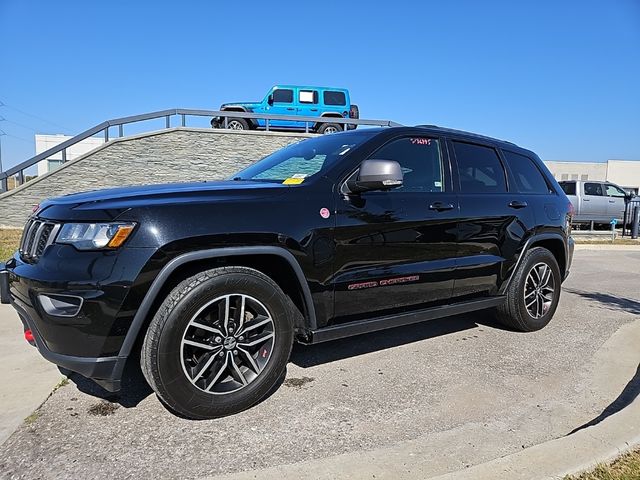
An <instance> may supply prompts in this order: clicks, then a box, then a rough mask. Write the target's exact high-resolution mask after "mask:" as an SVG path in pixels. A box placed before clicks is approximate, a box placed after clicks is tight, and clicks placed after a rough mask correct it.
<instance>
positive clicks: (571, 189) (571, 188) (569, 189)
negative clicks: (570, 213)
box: [560, 182, 576, 195]
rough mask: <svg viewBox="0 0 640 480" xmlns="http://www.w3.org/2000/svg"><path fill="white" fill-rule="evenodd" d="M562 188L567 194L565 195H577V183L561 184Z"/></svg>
mask: <svg viewBox="0 0 640 480" xmlns="http://www.w3.org/2000/svg"><path fill="white" fill-rule="evenodd" d="M560 188H562V191H563V192H564V193H565V195H575V194H576V184H575V182H560Z"/></svg>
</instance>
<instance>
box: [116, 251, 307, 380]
mask: <svg viewBox="0 0 640 480" xmlns="http://www.w3.org/2000/svg"><path fill="white" fill-rule="evenodd" d="M224 265H227V266H229V265H234V266H245V267H250V268H255V269H256V270H258V271H260V272H262V273H264V274H265V275H268V276H270V277H271V278H272V279H273V280H274V281H275V282H276V283H278V285H279V286H280V288H282V290H283V291H284V292H285V294H287V295H288V296H289V297H290V298H291V300H292V301H293V303H294V304H295V305H296V307H297V308H298V309H299V310H300V312H301V314H302V318H301V319H298V320H297V325H296V327H299V328H307V329H310V330H313V329H315V328H316V325H317V323H316V314H315V309H314V307H313V300H312V298H311V291H310V290H309V285H308V284H307V282H306V279H305V276H304V273H303V272H302V269H301V267H300V265H299V264H298V262H297V261H296V259H295V257H294V256H293V255H292V254H291V253H290V252H289V251H287V250H285V249H284V248H281V247H268V246H256V247H228V248H217V249H207V250H197V251H193V252H187V253H184V254H182V255H179V256H177V257H175V258H173V259H172V260H170V261H169V262H168V263H167V264H166V265H165V266H164V267H163V268H162V270H161V271H160V273H159V274H158V276H157V277H156V278H155V279H154V281H153V282H152V284H151V287H150V288H149V290H148V291H147V293H146V294H145V296H144V299H143V300H142V302H141V303H140V307H139V308H138V310H137V312H136V314H135V316H134V318H133V321H132V322H131V326H130V327H129V330H128V331H127V334H126V336H125V339H124V342H123V344H122V347H121V348H120V352H119V354H118V356H119V357H120V358H121V359H123V360H124V359H126V358H127V357H128V356H129V354H130V353H131V352H132V350H133V348H134V345H135V344H136V342H137V341H138V340H139V338H140V334H141V333H142V332H144V331H145V327H146V326H147V325H148V324H149V321H150V319H151V316H152V315H153V314H154V312H155V311H156V310H157V308H158V306H159V304H160V303H161V302H162V301H163V299H164V298H165V296H166V294H168V292H169V291H170V290H171V289H172V288H173V287H175V285H177V284H178V283H180V281H182V280H184V279H185V278H188V277H189V276H191V275H192V274H195V273H197V272H201V271H204V270H208V269H210V268H216V267H217V266H224ZM300 322H302V323H301V324H300ZM121 363H122V367H124V362H121ZM120 373H121V372H120Z"/></svg>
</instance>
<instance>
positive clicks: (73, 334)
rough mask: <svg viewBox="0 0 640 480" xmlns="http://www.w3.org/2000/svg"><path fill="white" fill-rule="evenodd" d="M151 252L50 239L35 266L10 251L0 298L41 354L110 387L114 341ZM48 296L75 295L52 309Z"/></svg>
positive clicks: (115, 368) (116, 350)
mask: <svg viewBox="0 0 640 480" xmlns="http://www.w3.org/2000/svg"><path fill="white" fill-rule="evenodd" d="M154 251H155V249H153V248H129V249H127V248H123V249H121V250H118V251H117V252H113V251H112V252H77V251H76V250H75V249H74V248H73V247H71V246H68V245H55V244H54V245H51V246H50V247H48V249H47V251H46V253H45V254H44V255H43V256H41V257H40V259H39V261H38V262H37V263H28V262H26V261H22V260H21V258H20V256H19V255H17V254H16V255H15V256H14V258H13V259H11V260H9V262H7V264H0V272H1V273H0V287H1V289H0V291H1V292H3V294H2V302H3V303H10V304H11V305H12V306H13V307H14V309H15V310H16V311H17V313H18V315H19V317H20V319H21V320H22V323H23V326H24V329H25V330H31V333H32V335H33V338H34V343H35V346H36V347H37V348H38V351H39V352H40V354H41V355H42V356H43V357H44V358H46V359H47V360H49V361H50V362H53V363H55V364H56V365H58V366H60V367H63V368H65V369H68V370H71V371H74V372H77V373H79V374H81V375H83V376H85V377H88V378H91V379H93V380H94V381H96V383H98V384H100V385H101V386H103V387H104V388H106V389H107V390H110V391H117V390H119V389H120V377H121V375H122V371H123V370H124V366H125V364H126V361H127V355H124V354H122V353H121V350H122V345H123V342H124V339H125V338H126V335H127V333H128V331H129V330H130V328H129V327H130V325H131V321H132V319H133V316H134V314H135V311H136V310H135V308H136V305H137V304H139V299H138V295H140V289H144V288H145V286H144V284H142V285H138V286H135V285H136V279H137V278H138V277H139V276H140V272H141V271H142V269H143V268H144V266H145V264H146V263H147V261H148V260H149V258H150V257H151V256H152V254H153V252H154ZM132 292H133V294H132V295H129V294H130V293H132ZM51 297H58V298H60V297H63V298H75V299H80V302H79V307H78V309H77V311H73V312H72V313H71V314H67V312H65V311H55V309H54V311H53V312H52V307H51V304H50V303H49V304H47V302H44V301H43V299H47V298H51ZM129 297H131V298H130V299H129Z"/></svg>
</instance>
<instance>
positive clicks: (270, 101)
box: [267, 94, 273, 105]
mask: <svg viewBox="0 0 640 480" xmlns="http://www.w3.org/2000/svg"><path fill="white" fill-rule="evenodd" d="M267 103H268V104H269V105H273V94H269V96H268V97H267Z"/></svg>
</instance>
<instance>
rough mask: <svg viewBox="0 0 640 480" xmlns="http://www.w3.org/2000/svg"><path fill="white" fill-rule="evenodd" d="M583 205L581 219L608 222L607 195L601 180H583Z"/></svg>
mask: <svg viewBox="0 0 640 480" xmlns="http://www.w3.org/2000/svg"><path fill="white" fill-rule="evenodd" d="M582 189H583V191H582V205H581V211H580V219H581V220H587V221H593V222H606V223H608V222H609V220H610V219H608V218H607V215H608V214H607V204H608V203H609V201H608V199H607V197H605V195H604V186H603V185H602V183H600V182H583V183H582Z"/></svg>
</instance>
